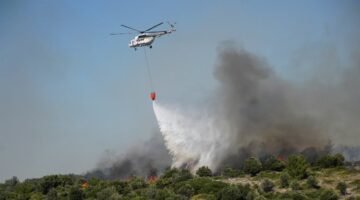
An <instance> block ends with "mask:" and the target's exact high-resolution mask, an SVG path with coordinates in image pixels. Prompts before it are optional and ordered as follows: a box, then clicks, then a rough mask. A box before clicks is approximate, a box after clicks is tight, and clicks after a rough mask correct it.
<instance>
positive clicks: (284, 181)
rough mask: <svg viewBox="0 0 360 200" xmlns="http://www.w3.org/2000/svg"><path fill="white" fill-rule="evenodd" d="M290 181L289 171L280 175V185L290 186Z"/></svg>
mask: <svg viewBox="0 0 360 200" xmlns="http://www.w3.org/2000/svg"><path fill="white" fill-rule="evenodd" d="M289 182H290V176H289V174H288V173H282V174H281V175H280V187H281V188H287V187H289Z"/></svg>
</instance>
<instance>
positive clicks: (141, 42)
mask: <svg viewBox="0 0 360 200" xmlns="http://www.w3.org/2000/svg"><path fill="white" fill-rule="evenodd" d="M171 32H173V31H172V30H171V31H156V32H151V33H141V34H140V35H137V36H136V37H135V38H134V39H132V40H131V41H130V43H129V47H130V48H137V47H143V46H150V47H151V44H152V43H153V42H154V41H155V38H157V37H160V36H163V35H166V34H170V33H171Z"/></svg>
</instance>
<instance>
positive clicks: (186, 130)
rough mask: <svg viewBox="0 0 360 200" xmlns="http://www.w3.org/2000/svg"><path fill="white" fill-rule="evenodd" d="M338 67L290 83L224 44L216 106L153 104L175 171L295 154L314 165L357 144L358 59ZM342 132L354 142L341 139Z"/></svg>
mask: <svg viewBox="0 0 360 200" xmlns="http://www.w3.org/2000/svg"><path fill="white" fill-rule="evenodd" d="M325 55H327V54H325ZM330 55H333V54H330ZM317 59H320V60H321V59H334V58H333V57H323V58H321V57H318V58H317ZM317 63H319V62H317ZM320 63H321V62H320ZM325 63H327V62H325ZM333 63H335V64H337V65H338V66H335V67H334V69H336V70H334V73H335V72H336V73H335V74H334V73H333V72H332V69H331V68H323V70H325V71H324V72H326V73H320V72H322V71H321V70H319V71H318V72H317V73H314V75H315V76H310V77H304V80H303V81H302V82H300V81H298V82H296V81H289V80H285V79H283V78H281V77H279V76H278V75H277V74H276V73H275V72H274V71H273V70H272V68H271V66H270V65H269V64H268V63H267V62H266V60H265V59H263V58H261V57H259V56H256V55H254V54H252V53H250V52H247V51H246V50H244V49H238V48H235V47H234V46H233V45H230V43H228V44H227V43H225V44H223V45H222V46H221V48H219V58H218V62H217V64H216V66H215V71H214V76H215V78H216V79H217V80H218V81H219V86H218V88H217V89H216V91H217V92H216V95H215V96H214V97H211V98H210V99H211V101H210V102H211V103H210V105H203V107H202V108H200V107H194V108H193V109H192V110H190V111H189V110H185V109H183V108H182V107H181V106H169V105H163V104H161V103H159V102H155V103H154V111H155V113H156V116H157V119H158V122H159V126H160V130H161V132H162V134H163V136H164V139H165V144H166V146H167V148H168V149H169V151H170V154H171V155H172V158H173V164H172V166H174V167H181V166H186V167H188V168H190V169H192V170H193V171H194V170H195V169H196V168H198V167H199V166H202V165H207V166H209V167H210V168H211V169H213V170H218V169H221V168H222V167H223V166H225V165H230V166H235V167H239V166H240V165H241V163H242V161H243V160H244V159H246V158H248V157H249V156H258V157H266V156H268V155H281V156H287V155H289V154H290V153H294V152H303V153H304V154H305V155H307V157H309V159H311V160H312V161H314V159H316V157H317V156H320V155H323V154H325V153H329V152H330V151H331V150H332V145H335V146H336V145H350V144H354V143H356V144H359V142H360V137H358V134H359V131H358V130H360V125H359V124H358V123H357V122H358V121H359V119H360V116H359V113H360V112H359V111H360V110H359V108H360V106H358V103H359V102H360V95H359V91H360V90H359V89H358V88H359V86H360V79H359V77H360V76H359V75H360V73H359V72H360V70H359V69H360V68H359V67H360V65H359V62H357V61H356V59H354V60H352V62H346V63H347V64H348V65H347V66H345V65H341V64H340V63H339V62H333ZM317 69H321V66H320V67H318V68H317ZM324 75H326V76H328V77H325V76H324ZM330 75H331V76H330ZM316 76H322V79H321V81H316V80H317V78H318V77H316ZM331 77H337V80H333V79H332V78H331ZM327 79H328V80H327ZM206 102H209V101H206ZM339 133H340V135H342V136H344V135H347V136H348V137H346V138H342V139H341V140H338V138H339ZM330 141H331V143H330ZM349 142H351V143H349Z"/></svg>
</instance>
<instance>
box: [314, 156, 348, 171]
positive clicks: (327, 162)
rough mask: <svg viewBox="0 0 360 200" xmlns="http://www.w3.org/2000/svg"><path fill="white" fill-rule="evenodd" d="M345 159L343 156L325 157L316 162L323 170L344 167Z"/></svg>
mask: <svg viewBox="0 0 360 200" xmlns="http://www.w3.org/2000/svg"><path fill="white" fill-rule="evenodd" d="M344 161H345V158H344V156H343V155H341V154H335V155H325V156H323V157H321V158H319V160H318V161H317V162H316V163H317V165H318V166H320V167H322V168H331V167H339V166H343V165H344Z"/></svg>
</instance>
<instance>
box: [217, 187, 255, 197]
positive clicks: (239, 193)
mask: <svg viewBox="0 0 360 200" xmlns="http://www.w3.org/2000/svg"><path fill="white" fill-rule="evenodd" d="M249 191H250V186H241V185H240V187H238V186H236V185H229V186H227V187H224V188H223V189H222V190H220V191H219V192H218V194H217V199H221V200H242V199H246V196H247V195H248V193H249Z"/></svg>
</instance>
